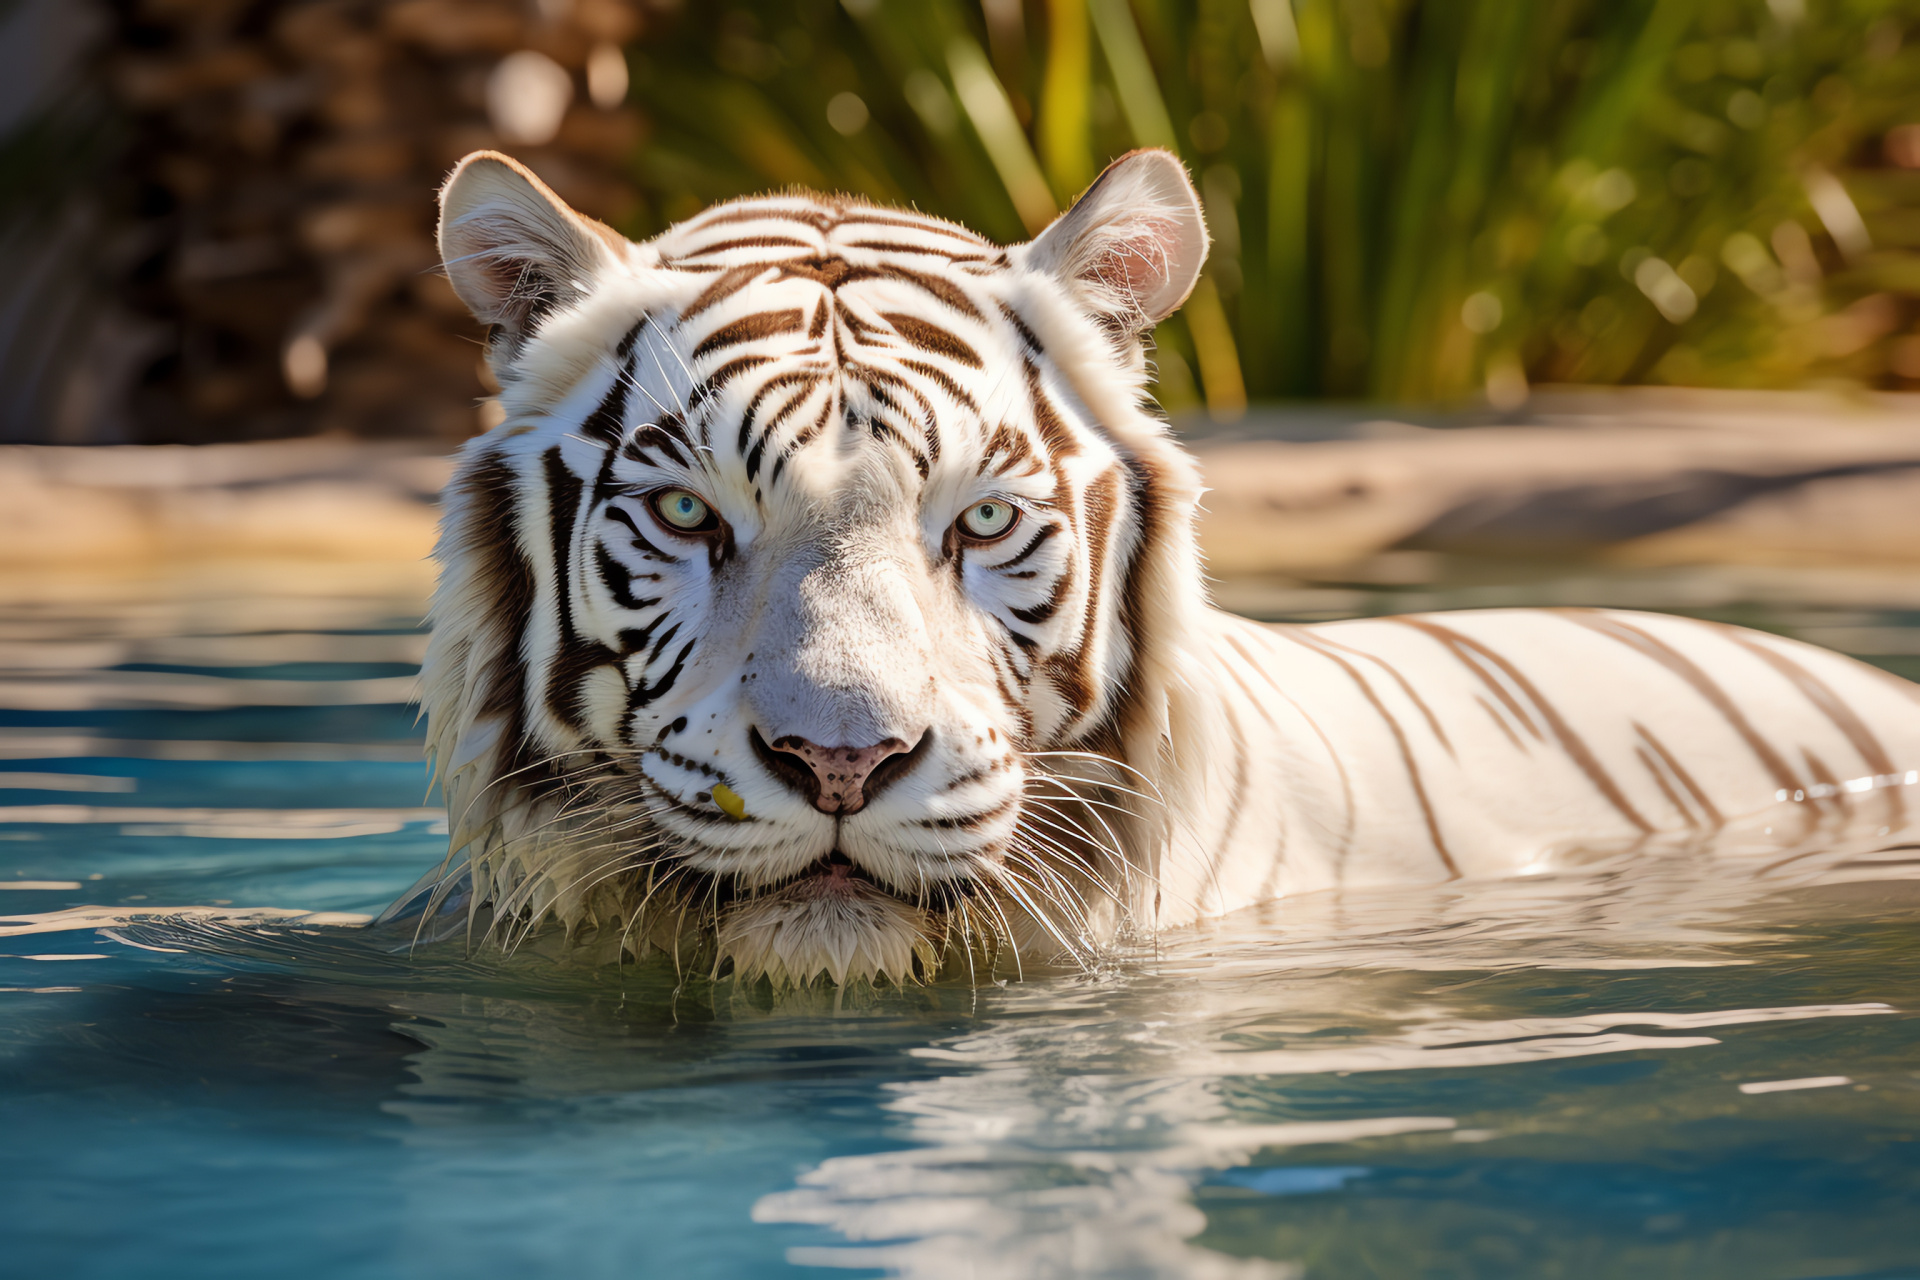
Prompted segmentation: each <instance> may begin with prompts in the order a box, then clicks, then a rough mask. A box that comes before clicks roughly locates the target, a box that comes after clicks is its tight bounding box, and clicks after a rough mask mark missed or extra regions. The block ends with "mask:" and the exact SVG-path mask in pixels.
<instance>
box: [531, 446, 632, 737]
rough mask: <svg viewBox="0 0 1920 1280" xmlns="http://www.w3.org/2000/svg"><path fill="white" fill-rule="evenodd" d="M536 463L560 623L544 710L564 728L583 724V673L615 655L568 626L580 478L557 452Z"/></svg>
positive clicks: (556, 609) (548, 451) (550, 452)
mask: <svg viewBox="0 0 1920 1280" xmlns="http://www.w3.org/2000/svg"><path fill="white" fill-rule="evenodd" d="M541 462H542V464H543V468H544V471H545V476H546V481H547V504H548V505H547V525H548V532H549V534H551V536H552V546H553V595H554V611H555V613H556V615H557V617H558V620H559V623H560V643H559V645H558V646H557V648H556V650H555V653H554V657H553V668H552V670H551V671H549V672H548V673H547V688H546V701H547V710H548V711H550V712H552V713H553V716H554V718H555V719H557V720H559V721H560V722H561V723H562V724H564V725H566V726H567V727H568V728H570V729H575V730H578V729H579V728H581V727H582V725H583V724H584V722H585V707H584V705H583V704H584V698H583V696H582V695H583V693H584V690H583V689H582V688H581V683H580V682H581V681H582V680H583V679H584V678H585V677H586V674H587V672H589V671H591V670H593V669H594V668H595V667H603V666H606V665H607V664H609V663H611V662H613V661H614V660H615V659H616V657H617V656H618V655H616V654H615V653H614V652H613V650H611V649H609V648H607V646H605V645H604V644H601V643H600V642H599V641H597V640H588V639H585V638H583V637H582V636H581V635H580V633H579V632H578V631H576V630H575V629H574V625H573V591H572V583H573V565H572V559H573V529H574V522H575V521H576V520H577V519H578V518H579V511H580V494H581V491H582V489H583V488H584V487H585V486H583V485H582V484H581V483H580V477H578V476H576V475H574V474H573V472H571V471H569V470H567V465H566V463H565V462H563V461H561V458H560V450H559V449H558V448H557V447H556V448H552V449H549V450H547V451H546V453H545V454H544V455H543V456H542V458H541Z"/></svg>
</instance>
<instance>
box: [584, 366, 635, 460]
mask: <svg viewBox="0 0 1920 1280" xmlns="http://www.w3.org/2000/svg"><path fill="white" fill-rule="evenodd" d="M632 383H633V358H632V357H631V356H629V357H628V358H627V361H626V363H625V364H623V365H621V366H620V370H619V372H617V373H615V374H614V375H613V385H612V386H610V387H608V388H607V394H606V396H605V398H603V399H602V400H601V401H600V407H599V408H598V409H595V410H594V411H593V412H592V413H590V414H588V415H587V420H586V421H585V422H583V423H581V424H580V434H581V435H583V436H585V437H586V438H587V439H589V440H598V441H599V442H600V443H601V444H616V443H618V442H619V440H620V437H621V436H623V435H625V434H626V430H627V388H628V387H629V386H631V385H632Z"/></svg>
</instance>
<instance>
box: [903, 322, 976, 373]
mask: <svg viewBox="0 0 1920 1280" xmlns="http://www.w3.org/2000/svg"><path fill="white" fill-rule="evenodd" d="M880 318H881V319H882V320H885V321H886V322H887V323H888V324H890V325H892V326H893V331H894V332H895V333H897V334H899V335H900V336H901V337H903V338H905V339H906V340H907V341H908V342H911V343H912V344H913V345H914V346H916V347H919V348H920V349H921V350H922V351H930V352H932V353H933V354H934V355H938V356H945V357H946V358H947V359H949V360H952V361H953V362H955V363H956V364H964V365H966V366H967V367H968V368H969V369H978V368H980V367H981V365H980V353H979V352H978V351H975V350H974V349H973V348H972V347H971V346H969V345H968V344H967V343H966V341H965V340H964V339H962V338H961V337H960V335H959V334H957V333H954V332H953V331H952V330H951V329H943V328H941V327H940V326H939V325H937V324H929V323H928V322H927V321H925V320H922V319H921V318H920V317H919V316H914V315H908V314H907V313H906V312H904V311H882V312H881V313H880Z"/></svg>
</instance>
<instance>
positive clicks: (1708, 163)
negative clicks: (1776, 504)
mask: <svg viewBox="0 0 1920 1280" xmlns="http://www.w3.org/2000/svg"><path fill="white" fill-rule="evenodd" d="M1917 25H1920V7H1916V6H1915V4H1914V3H1913V0H1897V2H1896V0H1605V2H1603V0H1536V2H1534V3H1514V2H1513V0H1291V2H1290V0H1132V3H1129V2H1128V0H1029V2H1028V3H1025V4H1023V3H1021V0H983V3H982V4H980V5H978V6H976V5H974V4H971V3H965V2H963V0H843V3H841V4H834V3H831V0H747V2H742V3H736V4H733V5H731V6H730V7H726V8H721V7H719V6H713V7H705V6H688V7H687V8H686V9H685V10H683V11H681V12H680V13H679V15H678V16H677V18H674V19H672V20H670V21H666V22H664V23H661V24H658V25H656V26H655V28H654V29H653V30H651V31H650V32H649V33H648V35H647V36H646V37H644V38H643V40H642V41H641V42H640V43H639V45H638V46H636V48H635V49H634V51H633V55H632V56H633V63H634V71H635V75H634V83H635V93H636V96H637V97H638V98H639V100H640V101H641V102H642V104H643V105H644V106H645V107H646V108H647V109H648V110H649V112H650V113H651V115H652V119H653V125H654V131H653V135H652V137H651V139H650V141H649V142H648V143H647V144H646V145H645V146H644V147H643V148H642V150H641V152H640V154H639V156H638V157H637V159H636V162H635V163H636V166H637V172H638V177H639V179H640V181H641V183H642V185H643V187H644V188H645V189H646V191H647V193H648V195H649V198H650V205H649V208H648V209H647V211H646V213H645V214H644V215H642V217H641V219H640V220H639V225H636V226H635V227H634V228H632V229H633V230H636V231H647V230H652V229H657V228H658V227H660V226H663V225H665V224H666V223H667V222H668V221H671V220H673V219H675V218H679V217H682V216H685V215H686V214H688V213H690V212H692V211H693V210H694V209H696V208H698V207H700V206H701V205H703V204H705V203H707V202H709V201H712V200H717V199H722V198H725V197H728V196H732V195H736V194H740V193H743V192H748V191H755V190H762V189H765V188H768V187H777V186H782V185H786V184H794V183H797V184H803V185H807V186H815V187H826V188H837V189H845V190H850V191H855V192H859V193H861V194H864V195H868V196H871V197H873V198H875V199H880V200H888V201H906V202H909V203H912V204H914V205H916V206H918V207H920V208H922V209H926V210H929V211H931V212H935V213H940V214H943V215H945V216H949V217H952V218H955V219H957V220H960V221H962V222H965V223H968V224H969V225H971V226H974V227H976V228H978V229H980V230H982V231H985V232H987V233H988V234H991V235H994V236H996V237H999V238H1002V239H1009V240H1010V239H1016V238H1020V237H1023V236H1025V235H1027V234H1029V233H1030V232H1031V231H1033V230H1035V229H1036V228H1037V227H1038V226H1039V225H1043V224H1044V222H1045V221H1046V219H1047V218H1048V217H1050V216H1051V215H1052V213H1053V212H1054V211H1055V210H1057V209H1058V208H1060V207H1063V206H1064V204H1065V203H1066V202H1068V201H1070V200H1071V198H1072V197H1073V195H1074V194H1075V193H1076V192H1077V191H1078V190H1079V189H1080V188H1081V187H1082V186H1083V185H1084V184H1085V183H1086V182H1087V181H1089V180H1090V179H1091V177H1092V176H1093V175H1094V174H1095V173H1096V172H1097V171H1098V168H1099V166H1100V164H1101V163H1103V162H1104V161H1105V160H1107V159H1109V158H1111V157H1112V156H1114V155H1117V154H1119V153H1121V152H1124V151H1126V150H1128V149H1130V148H1131V147H1134V146H1142V145H1152V146H1167V147H1172V148H1174V149H1176V150H1178V151H1179V152H1180V154H1181V155H1182V157H1183V158H1184V159H1185V160H1186V161H1187V163H1188V165H1189V166H1190V168H1191V169H1192V170H1193V171H1194V173H1195V175H1196V178H1197V179H1198V181H1199V184H1200V188H1201V191H1202V194H1203V197H1204V198H1205V201H1206V204H1207V209H1208V217H1209V222H1210V224H1211V226H1212V230H1213V234H1214V240H1215V250H1214V255H1213V258H1212V261H1211V263H1210V265H1209V268H1208V271H1207V275H1206V278H1205V280H1204V281H1203V283H1202V285H1201V287H1200V289H1199V290H1198V291H1196V294H1195V297H1194V299H1193V301H1192V302H1190V303H1189V304H1188V306H1187V308H1186V309H1185V311H1184V312H1183V313H1182V314H1181V315H1180V316H1178V317H1176V318H1175V319H1174V320H1172V321H1170V322H1169V323H1168V324H1166V325H1164V326H1162V328H1161V330H1160V333H1159V335H1158V336H1159V342H1160V370H1161V374H1160V376H1161V387H1160V391H1161V393H1162V396H1163V399H1164V400H1166V401H1167V402H1168V403H1169V404H1170V406H1171V407H1174V408H1176V409H1178V408H1180V407H1183V406H1184V405H1186V404H1191V403H1193V401H1194V399H1195V397H1196V396H1204V398H1205V400H1206V402H1207V404H1208V406H1209V408H1210V409H1212V410H1213V411H1214V413H1215V415H1216V416H1220V417H1231V416H1233V415H1234V414H1236V413H1237V412H1238V410H1239V408H1240V407H1241V406H1242V405H1243V404H1244V403H1245V400H1246V398H1247V397H1248V396H1252V397H1256V398H1272V397H1303V396H1343V397H1369V398H1376V399H1382V400H1414V401H1450V400H1459V399H1462V398H1466V397H1470V396H1473V395H1476V394H1482V393H1484V394H1487V395H1488V396H1489V397H1490V398H1492V399H1493V400H1494V401H1495V402H1496V403H1500V402H1503V401H1505V400H1507V399H1510V398H1517V397H1519V396H1521V395H1524V392H1525V388H1526V386H1527V385H1528V383H1530V382H1537V381H1542V380H1549V381H1575V382H1599V383H1614V382H1638V381H1667V382H1680V383H1690V384H1705V385H1732V386H1781V385H1793V384H1798V383H1804V382H1806V381H1808V380H1817V379H1827V380H1844V381H1847V382H1850V383H1853V384H1856V385H1902V384H1903V381H1907V382H1910V381H1913V380H1916V379H1920V359H1910V357H1911V355H1912V352H1911V350H1910V348H1911V347H1912V346H1913V344H1914V343H1915V342H1916V341H1917V340H1916V339H1913V338H1910V337H1903V336H1902V335H1903V333H1904V331H1905V330H1906V329H1907V327H1908V326H1909V325H1910V324H1911V323H1912V320H1913V318H1914V315H1915V311H1916V306H1915V300H1916V298H1920V255H1916V254H1915V253H1914V252H1913V250H1914V248H1915V247H1916V246H1920V225H1917V224H1920V170H1916V169H1911V168H1908V169H1902V168H1899V167H1898V166H1897V165H1889V164H1887V163H1885V153H1883V147H1882V139H1883V138H1884V137H1887V136H1889V131H1890V130H1895V129H1896V128H1897V127H1898V126H1901V125H1907V124H1912V123H1914V122H1915V121H1916V120H1920V94H1916V93H1915V91H1914V86H1915V85H1916V84H1920V48H1916V47H1914V45H1913V43H1912V42H1911V41H1910V37H1913V36H1920V30H1916V29H1915V28H1916V26H1917ZM1900 136H1905V135H1900ZM1887 150H1888V151H1891V152H1894V153H1896V154H1895V157H1894V158H1896V159H1908V160H1909V161H1910V162H1911V163H1920V141H1916V142H1915V143H1914V145H1913V148H1912V150H1913V152H1914V153H1915V155H1913V156H1911V157H1908V156H1906V154H1905V153H1904V152H1900V151H1899V148H1898V147H1891V146H1890V147H1889V148H1887ZM1902 343H1905V344H1907V346H1904V347H1903V346H1902V345H1901V344H1902ZM1903 362H1904V363H1903ZM1196 375H1197V377H1196ZM1903 375H1904V378H1903ZM1196 384H1197V385H1196Z"/></svg>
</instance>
